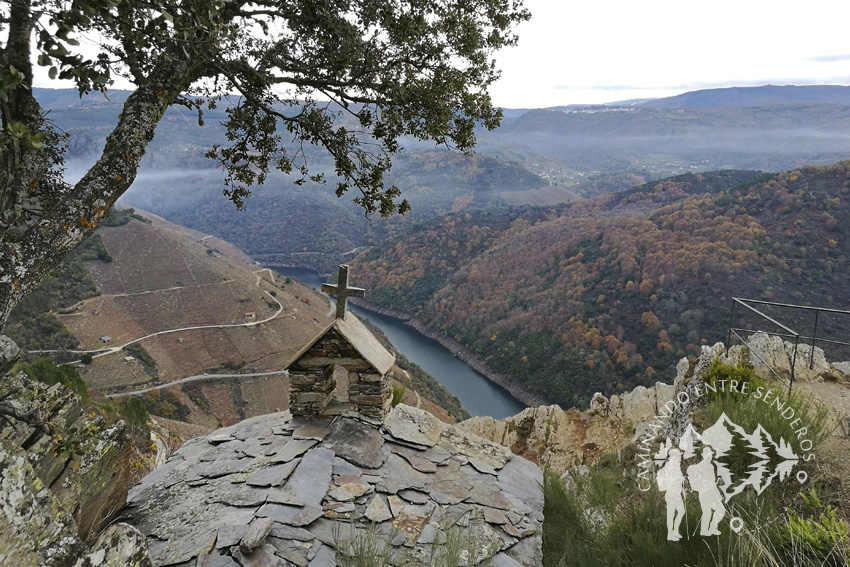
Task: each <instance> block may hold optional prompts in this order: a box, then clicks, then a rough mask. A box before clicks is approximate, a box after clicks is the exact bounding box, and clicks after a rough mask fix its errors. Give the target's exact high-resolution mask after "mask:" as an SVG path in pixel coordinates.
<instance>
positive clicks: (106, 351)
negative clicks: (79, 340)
mask: <svg viewBox="0 0 850 567" xmlns="http://www.w3.org/2000/svg"><path fill="white" fill-rule="evenodd" d="M263 272H268V273H269V275H270V276H271V277H272V279H274V272H272V271H271V270H270V269H269V268H263V269H262V270H256V271H255V272H253V273H254V274H256V275H257V282H256V283H257V287H258V288H259V289H260V291H262V292H263V293H265V294H266V295H268V296H269V297H270V298H271V299H272V301H274V302H275V303H277V311H275V313H274V315H272V316H270V317H266V318H265V319H262V320H260V321H252V322H250V323H232V324H226V325H225V324H222V325H197V326H194V327H180V328H177V329H167V330H165V331H157V332H156V333H150V334H147V335H145V336H143V337H139V338H136V339H133V340H132V341H128V342H126V343H124V344H122V345H120V346H114V347H109V348H100V349H94V350H69V351H60V350H57V349H54V350H31V351H29V352H31V353H36V354H45V353H51V352H72V353H74V354H91V355H92V358H100V357H101V356H107V355H110V354H115V353H116V352H120V351H121V350H123V349H124V348H125V347H128V346H130V345H132V344H135V343H138V342H140V341H143V340H145V339H149V338H151V337H156V336H159V335H168V334H170V333H179V332H182V331H194V330H197V329H227V328H232V327H256V326H257V325H262V324H263V323H268V322H269V321H271V320H272V319H276V318H277V317H278V316H279V315H280V314H281V313H283V304H282V303H281V302H280V301H278V300H277V298H276V297H275V296H273V295H272V294H271V293H269V292H268V291H266V290H265V289H263V288H262V286H261V285H260V282H261V281H262V279H263V278H262V277H261V276H260V274H262V273H263ZM156 291H164V290H156ZM142 293H152V292H142ZM75 362H79V361H78V360H77V361H73V362H71V364H74V363H75ZM243 376H244V375H243ZM172 383H173V382H172Z"/></svg>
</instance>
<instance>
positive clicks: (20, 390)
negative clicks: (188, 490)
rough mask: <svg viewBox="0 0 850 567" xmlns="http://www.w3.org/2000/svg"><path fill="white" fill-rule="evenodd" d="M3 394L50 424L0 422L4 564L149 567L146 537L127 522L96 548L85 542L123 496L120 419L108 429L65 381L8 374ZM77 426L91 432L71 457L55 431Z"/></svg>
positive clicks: (124, 448) (0, 388) (0, 387)
mask: <svg viewBox="0 0 850 567" xmlns="http://www.w3.org/2000/svg"><path fill="white" fill-rule="evenodd" d="M0 398H3V399H4V402H5V403H6V404H8V405H10V406H12V407H14V408H15V410H16V411H18V412H19V415H23V414H29V415H30V416H38V418H39V419H40V420H41V421H42V422H44V423H46V424H49V426H48V425H44V426H37V425H32V424H30V423H27V422H26V421H24V420H16V419H14V418H10V419H9V420H8V421H4V422H2V426H3V428H2V429H0V472H1V473H2V474H0V478H2V481H0V565H39V566H41V565H47V566H57V567H59V566H62V567H64V566H68V567H70V566H75V567H93V566H96V565H104V566H105V565H139V566H140V567H144V566H145V565H146V563H145V562H144V561H145V558H146V557H147V548H146V547H145V546H144V545H142V546H139V543H140V542H142V543H143V542H144V538H141V536H140V535H139V534H138V533H137V532H135V531H133V530H132V529H131V528H129V527H126V529H125V528H120V527H118V526H117V525H115V526H112V527H110V529H109V532H108V533H109V534H111V535H109V536H108V537H107V536H106V535H105V534H101V537H100V538H99V539H98V541H97V542H96V543H95V546H94V547H91V548H90V547H89V546H88V545H86V543H85V542H86V541H88V540H93V539H95V538H96V537H97V534H98V532H99V531H100V530H101V529H102V528H103V526H105V525H106V524H107V523H108V522H109V521H110V520H111V519H112V518H113V517H114V516H115V514H116V512H117V511H118V510H120V508H121V507H122V506H123V504H124V501H125V499H126V494H127V478H128V472H129V467H128V458H127V455H128V452H129V445H128V441H127V438H126V436H125V434H124V424H123V422H118V423H117V424H115V425H111V426H109V425H108V424H107V423H106V422H105V421H104V420H103V418H102V417H93V416H92V415H89V414H88V413H86V412H83V408H82V403H81V401H80V399H79V397H77V396H75V395H73V394H71V393H70V392H69V391H68V390H67V389H65V388H64V387H63V386H61V385H55V386H47V385H45V384H41V383H38V382H32V381H30V380H29V379H28V378H27V377H26V376H25V375H24V374H18V375H16V376H13V375H6V376H3V377H2V379H0ZM28 421H29V422H31V423H36V421H35V420H34V419H32V418H31V419H29V420H28ZM72 427H73V428H75V429H76V430H77V431H84V432H86V434H85V435H84V436H83V437H82V440H81V442H80V444H79V446H78V447H76V448H75V450H74V452H75V453H76V455H75V456H74V457H73V458H72V455H71V452H70V451H69V450H67V448H66V446H63V445H62V443H60V440H59V438H58V436H57V433H58V432H60V431H68V430H69V429H70V428H72ZM24 447H25V448H26V449H24ZM133 534H135V535H133ZM109 561H111V563H109ZM148 564H149V563H148Z"/></svg>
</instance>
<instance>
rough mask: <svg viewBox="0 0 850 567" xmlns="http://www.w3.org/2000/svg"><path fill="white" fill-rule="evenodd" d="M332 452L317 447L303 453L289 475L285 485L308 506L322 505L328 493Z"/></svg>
mask: <svg viewBox="0 0 850 567" xmlns="http://www.w3.org/2000/svg"><path fill="white" fill-rule="evenodd" d="M333 462H334V452H333V451H331V450H329V449H326V448H325V447H318V448H316V449H313V450H312V451H310V452H309V453H307V454H305V455H304V458H302V459H301V462H300V463H298V466H297V467H295V471H294V472H293V473H292V474H291V475H290V476H289V480H288V481H287V484H286V487H287V488H288V489H290V490H292V491H293V492H294V493H295V495H296V496H297V497H298V499H299V500H301V501H302V502H304V504H306V505H308V506H313V507H315V508H321V507H322V500H323V499H324V498H325V495H326V494H327V493H328V487H329V486H330V484H331V473H332V471H333Z"/></svg>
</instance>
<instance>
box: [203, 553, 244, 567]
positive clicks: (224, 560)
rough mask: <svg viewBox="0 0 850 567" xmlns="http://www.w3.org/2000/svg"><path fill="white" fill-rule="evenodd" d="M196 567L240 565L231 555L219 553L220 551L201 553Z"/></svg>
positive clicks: (236, 566) (235, 566)
mask: <svg viewBox="0 0 850 567" xmlns="http://www.w3.org/2000/svg"><path fill="white" fill-rule="evenodd" d="M195 567H240V566H239V564H238V563H237V562H236V561H234V560H233V558H232V557H230V556H229V555H219V554H218V553H209V554H206V555H199V556H198V561H197V563H195Z"/></svg>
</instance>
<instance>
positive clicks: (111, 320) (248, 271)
mask: <svg viewBox="0 0 850 567" xmlns="http://www.w3.org/2000/svg"><path fill="white" fill-rule="evenodd" d="M142 214H143V215H144V217H145V218H147V219H150V220H151V222H150V223H146V222H142V221H140V220H137V219H132V220H130V222H128V223H127V224H125V225H122V226H115V227H103V228H101V229H100V230H99V234H100V236H101V238H102V240H103V244H104V246H105V247H106V249H107V250H108V252H109V255H110V256H111V257H112V262H100V261H91V262H87V264H86V266H87V268H88V269H89V271H90V272H91V275H92V277H93V279H94V281H95V284H96V285H97V287H98V288H99V289H100V291H101V292H102V294H101V295H99V296H97V297H94V298H90V299H87V300H85V301H82V302H80V303H78V304H77V305H76V306H74V308H72V309H71V310H64V311H65V313H64V314H62V315H60V318H61V320H62V322H63V323H64V324H65V325H66V327H67V328H68V329H69V330H70V331H71V333H73V334H74V336H75V337H76V338H77V339H78V340H79V342H80V345H81V347H82V348H83V349H87V350H88V349H100V348H105V347H116V346H121V345H125V344H126V343H128V342H131V341H134V340H136V339H139V338H141V337H146V336H147V335H151V334H153V333H162V334H159V335H155V336H150V337H148V338H144V339H143V340H141V341H139V342H136V343H134V344H133V345H129V346H126V347H125V349H124V350H121V351H118V352H115V353H113V354H108V355H105V356H99V357H95V359H94V361H93V363H92V364H91V365H89V366H87V367H86V368H85V369H84V370H83V375H84V376H85V378H86V381H87V382H88V383H89V385H90V386H91V387H92V388H94V389H97V390H100V391H101V392H104V393H106V394H112V393H118V392H127V391H134V390H139V389H143V388H149V387H151V386H157V385H160V384H162V385H165V384H168V383H170V382H173V381H175V380H179V379H181V378H185V377H188V376H194V375H202V374H204V373H205V372H209V373H211V374H214V373H220V374H228V373H237V372H238V373H250V372H265V371H270V370H281V369H283V368H284V367H285V366H286V365H287V364H288V363H289V361H290V359H291V358H292V356H293V355H294V354H295V352H296V351H297V350H298V349H299V348H300V347H301V346H303V344H304V343H305V342H307V341H308V340H309V339H310V338H312V337H313V336H314V334H315V333H317V332H318V331H319V330H321V329H322V328H324V327H325V326H326V325H327V324H328V323H329V322H330V319H329V317H328V311H329V307H330V305H329V302H328V300H327V299H326V298H325V297H324V296H322V295H319V294H317V293H315V292H314V291H312V290H311V289H309V288H308V287H306V286H304V285H302V284H300V283H298V282H296V281H292V280H290V281H291V283H286V280H285V278H283V277H281V276H279V275H276V274H272V272H270V271H269V270H264V269H262V268H261V267H260V266H258V265H256V264H254V263H253V262H251V260H250V258H249V257H248V256H246V255H245V254H244V253H242V252H241V251H239V250H238V249H237V248H235V247H234V246H232V245H230V244H228V243H226V242H224V241H221V240H219V239H216V238H214V237H209V236H207V235H203V234H201V233H198V232H196V231H192V230H189V229H184V228H182V227H178V226H176V225H174V224H172V223H169V222H167V221H165V220H163V219H161V218H159V217H157V216H155V215H151V214H149V213H142ZM249 314H253V315H249ZM266 320H268V321H266ZM247 324H251V326H246V325H247ZM213 325H233V326H231V327H218V328H210V327H209V326H213ZM186 327H206V328H200V329H186V330H180V331H173V330H175V329H182V328H186ZM172 331H173V332H172ZM104 335H109V336H110V337H111V340H110V341H109V342H108V343H106V344H105V343H103V342H102V341H100V337H102V336H104ZM139 347H141V348H139ZM128 356H132V357H133V360H130V361H128V360H126V357H128ZM190 387H191V388H190ZM286 388H287V384H286V380H285V379H284V378H283V377H282V376H268V377H254V378H244V379H242V378H234V379H230V380H221V379H210V380H203V381H202V382H194V383H190V384H186V385H183V386H182V387H181V390H183V391H184V392H185V391H191V393H192V395H191V396H189V395H187V394H186V393H181V394H180V401H181V402H182V403H184V404H185V405H186V406H188V408H189V409H190V410H191V415H192V416H193V417H194V418H195V421H197V422H199V423H204V424H205V425H212V426H215V425H217V422H221V423H232V422H235V421H239V420H240V419H243V418H244V417H248V416H251V415H257V414H260V413H267V412H270V411H275V410H276V409H285V407H286V405H287V404H286ZM165 407H166V408H167V407H168V406H165ZM163 413H168V412H167V411H166V412H163ZM210 414H211V415H210ZM165 417H173V415H172V416H168V415H166V416H165Z"/></svg>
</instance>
